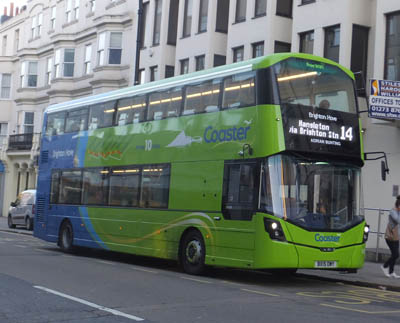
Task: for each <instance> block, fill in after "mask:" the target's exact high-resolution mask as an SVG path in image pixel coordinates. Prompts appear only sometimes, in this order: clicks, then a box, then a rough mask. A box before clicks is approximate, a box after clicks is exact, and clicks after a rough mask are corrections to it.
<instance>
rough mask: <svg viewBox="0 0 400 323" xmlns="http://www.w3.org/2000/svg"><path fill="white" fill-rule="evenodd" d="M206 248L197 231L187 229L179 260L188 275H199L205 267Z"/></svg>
mask: <svg viewBox="0 0 400 323" xmlns="http://www.w3.org/2000/svg"><path fill="white" fill-rule="evenodd" d="M205 256H206V248H205V245H204V240H203V237H202V235H201V233H200V232H199V231H194V230H193V231H189V232H188V233H187V234H186V235H185V237H184V238H183V241H182V246H181V249H180V257H179V258H180V261H181V264H182V267H183V270H184V271H185V272H186V273H188V274H190V275H200V274H202V273H203V272H204V269H205V263H204V262H205Z"/></svg>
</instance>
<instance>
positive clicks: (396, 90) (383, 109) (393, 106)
mask: <svg viewBox="0 0 400 323" xmlns="http://www.w3.org/2000/svg"><path fill="white" fill-rule="evenodd" d="M370 84H371V95H370V96H369V107H368V115H369V117H371V118H382V119H397V120H400V82H397V81H387V80H375V79H372V80H371V83H370Z"/></svg>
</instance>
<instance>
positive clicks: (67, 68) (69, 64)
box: [63, 48, 75, 77]
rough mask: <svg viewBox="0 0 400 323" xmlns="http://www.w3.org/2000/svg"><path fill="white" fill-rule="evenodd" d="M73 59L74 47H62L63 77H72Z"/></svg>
mask: <svg viewBox="0 0 400 323" xmlns="http://www.w3.org/2000/svg"><path fill="white" fill-rule="evenodd" d="M74 60H75V49H74V48H66V49H64V66H63V70H64V74H63V75H64V77H73V76H74V66H75V63H74Z"/></svg>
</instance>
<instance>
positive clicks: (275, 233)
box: [264, 218, 286, 241]
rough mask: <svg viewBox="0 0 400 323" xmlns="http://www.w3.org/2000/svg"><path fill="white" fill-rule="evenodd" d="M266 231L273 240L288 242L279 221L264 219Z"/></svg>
mask: <svg viewBox="0 0 400 323" xmlns="http://www.w3.org/2000/svg"><path fill="white" fill-rule="evenodd" d="M264 227H265V231H267V232H268V234H269V237H270V238H271V240H279V241H286V238H285V234H284V233H283V230H282V226H281V224H280V222H279V221H277V220H274V219H269V218H264Z"/></svg>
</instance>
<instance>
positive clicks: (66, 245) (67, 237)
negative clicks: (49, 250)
mask: <svg viewBox="0 0 400 323" xmlns="http://www.w3.org/2000/svg"><path fill="white" fill-rule="evenodd" d="M73 241H74V232H73V230H72V225H71V223H70V222H69V221H65V222H64V223H63V224H62V225H61V229H60V236H59V246H60V248H61V250H62V251H64V252H72V250H73V246H74V245H73Z"/></svg>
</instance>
